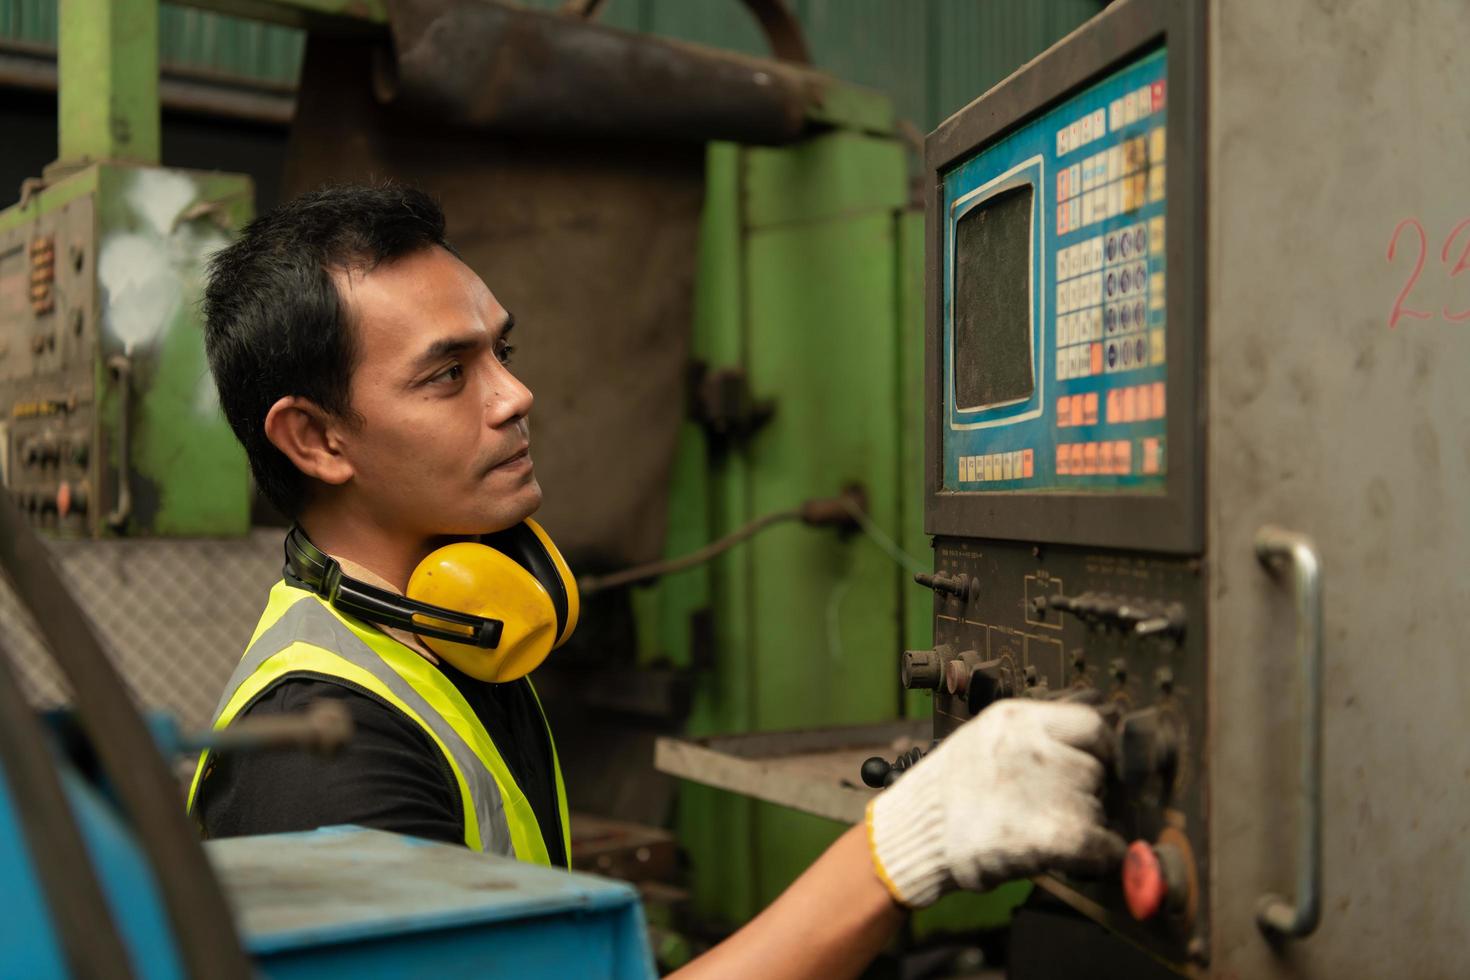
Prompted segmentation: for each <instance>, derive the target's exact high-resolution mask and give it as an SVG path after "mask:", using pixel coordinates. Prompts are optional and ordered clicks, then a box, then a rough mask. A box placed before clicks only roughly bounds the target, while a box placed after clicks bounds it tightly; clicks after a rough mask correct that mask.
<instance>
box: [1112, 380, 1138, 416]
mask: <svg viewBox="0 0 1470 980" xmlns="http://www.w3.org/2000/svg"><path fill="white" fill-rule="evenodd" d="M1113 395H1118V415H1117V420H1118V421H1119V422H1133V421H1136V420H1137V419H1138V389H1136V388H1124V389H1123V390H1122V392H1116V391H1110V392H1108V415H1109V416H1111V415H1112V414H1113V413H1112V396H1113Z"/></svg>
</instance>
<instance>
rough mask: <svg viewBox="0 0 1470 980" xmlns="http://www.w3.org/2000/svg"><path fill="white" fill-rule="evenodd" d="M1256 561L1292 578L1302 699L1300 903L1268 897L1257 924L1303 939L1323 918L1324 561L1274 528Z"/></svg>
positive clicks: (1303, 539) (1259, 535)
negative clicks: (1258, 560)
mask: <svg viewBox="0 0 1470 980" xmlns="http://www.w3.org/2000/svg"><path fill="white" fill-rule="evenodd" d="M1256 557H1257V558H1258V559H1260V561H1261V564H1263V565H1265V566H1266V568H1267V569H1268V570H1270V571H1271V573H1272V574H1273V575H1277V576H1283V575H1289V576H1290V585H1291V589H1292V596H1293V598H1294V599H1295V601H1296V657H1297V669H1298V677H1299V680H1300V684H1301V698H1302V713H1301V772H1300V781H1299V782H1298V784H1297V807H1298V811H1297V854H1296V902H1295V903H1292V902H1291V901H1290V900H1288V899H1286V898H1285V897H1283V896H1281V895H1275V894H1266V895H1262V896H1261V898H1260V900H1259V901H1258V902H1257V903H1256V924H1257V925H1258V926H1260V928H1261V931H1262V932H1264V933H1266V934H1267V935H1268V936H1272V937H1275V938H1280V939H1301V938H1303V937H1305V936H1309V935H1311V934H1312V932H1313V931H1314V930H1315V929H1316V928H1317V923H1318V922H1319V921H1320V919H1321V917H1322V560H1321V558H1320V557H1319V556H1318V554H1317V548H1316V546H1315V545H1313V544H1312V539H1311V538H1309V537H1307V536H1306V535H1304V534H1298V533H1296V532H1294V531H1287V530H1285V529H1283V528H1279V527H1271V526H1269V525H1268V526H1266V527H1263V528H1261V529H1260V530H1259V531H1257V532H1256Z"/></svg>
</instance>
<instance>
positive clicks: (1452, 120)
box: [1207, 0, 1470, 980]
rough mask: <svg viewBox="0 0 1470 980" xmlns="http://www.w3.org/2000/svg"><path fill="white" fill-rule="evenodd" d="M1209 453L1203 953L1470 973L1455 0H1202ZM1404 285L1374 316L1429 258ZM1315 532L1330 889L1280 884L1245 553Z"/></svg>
mask: <svg viewBox="0 0 1470 980" xmlns="http://www.w3.org/2000/svg"><path fill="white" fill-rule="evenodd" d="M1211 12H1212V18H1211V42H1210V60H1211V63H1212V69H1211V77H1210V100H1211V119H1212V122H1211V129H1210V137H1209V142H1210V157H1209V159H1210V164H1209V167H1208V179H1209V195H1208V197H1209V201H1210V210H1209V226H1210V234H1209V246H1210V256H1209V273H1208V276H1209V280H1210V283H1211V292H1210V298H1209V320H1208V332H1207V335H1208V354H1209V364H1210V375H1209V391H1208V398H1209V416H1210V419H1211V429H1210V434H1209V446H1208V466H1209V472H1210V474H1211V483H1210V487H1211V490H1210V494H1209V498H1210V503H1209V514H1208V520H1209V538H1210V541H1211V546H1210V555H1209V569H1210V574H1211V576H1212V582H1211V584H1212V614H1211V616H1210V619H1209V625H1210V630H1211V645H1212V653H1211V656H1210V664H1211V667H1210V670H1211V685H1212V690H1211V700H1212V704H1211V709H1210V717H1211V718H1212V719H1213V722H1212V725H1213V731H1212V748H1213V758H1212V775H1211V785H1212V787H1214V788H1215V791H1214V792H1213V793H1212V797H1211V803H1212V815H1211V820H1210V826H1211V831H1212V837H1213V845H1212V846H1213V851H1214V853H1215V854H1216V855H1217V856H1218V857H1219V860H1217V861H1216V863H1215V874H1214V876H1213V879H1212V884H1213V887H1212V893H1213V894H1212V901H1213V904H1214V924H1215V938H1214V944H1213V945H1214V950H1213V960H1212V969H1211V973H1212V974H1213V975H1216V976H1221V977H1241V978H1262V980H1270V978H1286V977H1290V978H1293V980H1326V978H1340V977H1412V978H1416V980H1417V978H1425V980H1427V978H1450V977H1465V976H1470V847H1467V843H1466V842H1467V840H1470V737H1467V735H1470V733H1467V730H1466V729H1467V721H1466V719H1467V715H1470V666H1467V658H1466V656H1465V654H1466V636H1467V631H1470V623H1467V621H1466V620H1467V614H1470V560H1467V557H1466V556H1467V555H1470V499H1467V497H1470V425H1467V421H1470V389H1467V386H1466V383H1465V374H1466V370H1467V368H1470V323H1463V322H1461V323H1454V322H1448V321H1447V320H1446V318H1445V317H1444V315H1443V310H1445V308H1446V307H1447V308H1448V309H1449V310H1450V312H1452V313H1453V312H1457V311H1460V310H1464V309H1466V308H1470V277H1466V276H1463V275H1462V276H1460V277H1459V278H1458V279H1452V278H1451V276H1450V273H1451V270H1452V268H1453V263H1454V262H1455V261H1456V259H1457V258H1458V253H1460V252H1462V251H1463V250H1464V248H1465V244H1464V243H1465V241H1466V236H1465V232H1464V231H1463V230H1462V233H1461V236H1460V238H1459V240H1458V242H1457V243H1456V244H1455V246H1454V247H1453V248H1452V249H1451V251H1450V255H1449V262H1448V263H1445V262H1442V261H1441V249H1442V247H1443V245H1444V241H1445V238H1446V236H1447V235H1448V234H1449V233H1450V231H1451V229H1452V228H1453V227H1454V226H1455V225H1457V224H1458V223H1459V222H1460V221H1461V220H1462V219H1465V218H1467V217H1470V198H1467V197H1466V182H1465V179H1466V173H1467V169H1466V168H1467V161H1470V127H1467V126H1466V125H1465V121H1466V120H1467V119H1470V87H1467V86H1466V85H1465V84H1464V77H1463V69H1464V63H1465V62H1464V52H1465V51H1466V49H1467V41H1470V17H1467V11H1466V8H1465V5H1464V4H1463V3H1459V2H1447V0H1414V2H1403V3H1357V4H1343V3H1312V4H1308V3H1290V4H1283V3H1279V2H1277V0H1215V2H1214V3H1213V4H1212V5H1211ZM1410 218H1413V219H1417V220H1418V221H1419V222H1421V223H1422V225H1423V227H1424V228H1425V229H1426V231H1427V250H1426V251H1427V253H1428V254H1427V255H1426V256H1425V260H1424V266H1423V271H1422V273H1421V275H1420V276H1419V278H1418V280H1417V281H1416V282H1415V283H1414V286H1413V289H1412V290H1411V292H1410V293H1409V297H1408V305H1409V306H1411V307H1412V308H1414V309H1418V310H1423V311H1430V312H1431V313H1432V315H1431V316H1430V317H1429V318H1427V319H1422V320H1421V319H1410V318H1405V319H1404V320H1402V321H1401V322H1400V323H1399V324H1398V326H1397V327H1396V328H1394V329H1390V328H1389V326H1388V325H1387V323H1386V320H1387V318H1388V314H1389V311H1390V309H1391V308H1392V307H1393V305H1394V303H1395V300H1396V297H1398V295H1399V293H1400V291H1401V290H1402V289H1403V288H1404V286H1405V284H1406V282H1407V281H1408V280H1409V278H1410V275H1411V271H1412V269H1413V267H1414V264H1415V260H1416V259H1417V258H1418V255H1419V241H1418V236H1417V234H1416V233H1415V232H1414V231H1413V230H1412V226H1410V228H1409V229H1408V230H1406V232H1405V233H1404V236H1403V237H1402V238H1401V240H1400V242H1399V249H1398V251H1397V253H1396V259H1395V260H1394V261H1392V262H1390V261H1387V260H1386V254H1387V248H1388V244H1389V240H1390V236H1391V235H1392V233H1393V231H1394V228H1395V227H1396V226H1397V225H1398V224H1399V223H1400V222H1402V221H1404V220H1406V219H1410ZM1267 523H1273V524H1277V525H1281V526H1284V527H1287V528H1290V529H1293V530H1297V531H1302V532H1305V533H1307V534H1309V535H1311V536H1312V537H1313V538H1314V539H1315V541H1316V543H1317V546H1318V549H1319V550H1320V552H1321V555H1322V559H1323V566H1324V568H1323V572H1324V581H1325V589H1326V601H1325V602H1326V604H1325V618H1326V678H1325V695H1324V697H1325V704H1324V710H1325V776H1324V787H1323V788H1324V794H1325V800H1324V802H1325V807H1324V809H1325V820H1324V828H1323V830H1324V834H1325V840H1324V853H1325V866H1324V868H1325V870H1324V887H1325V894H1324V901H1323V904H1322V919H1321V924H1320V926H1319V927H1318V929H1317V931H1316V932H1315V934H1313V935H1312V936H1310V937H1309V938H1306V939H1303V940H1298V941H1293V942H1289V943H1287V944H1286V946H1285V947H1284V948H1283V949H1282V950H1281V951H1279V952H1278V951H1276V950H1273V949H1272V948H1271V947H1270V946H1269V945H1268V944H1267V943H1266V941H1265V940H1264V939H1263V938H1262V936H1261V934H1260V933H1259V931H1258V929H1257V926H1256V923H1255V912H1256V901H1257V898H1258V897H1259V896H1260V895H1261V894H1262V893H1264V892H1267V891H1274V892H1279V893H1281V894H1283V895H1286V896H1287V897H1288V898H1290V897H1292V893H1293V890H1294V887H1295V885H1294V878H1295V872H1294V866H1295V861H1296V857H1297V854H1296V830H1295V823H1296V820H1297V817H1298V813H1297V807H1296V804H1295V802H1294V801H1295V786H1296V779H1297V772H1296V765H1297V763H1296V760H1297V757H1298V751H1299V748H1298V736H1297V720H1298V711H1299V710H1300V708H1299V698H1300V695H1301V692H1300V691H1298V689H1297V681H1296V668H1295V665H1294V663H1293V662H1292V658H1293V648H1292V635H1293V632H1292V631H1293V629H1294V624H1293V621H1292V610H1291V600H1290V598H1289V596H1288V594H1287V593H1286V591H1285V589H1284V588H1283V587H1281V586H1278V585H1276V584H1275V583H1274V582H1273V580H1272V579H1271V578H1270V577H1268V576H1267V575H1266V574H1265V573H1264V572H1263V571H1262V569H1261V567H1260V566H1259V565H1258V563H1257V561H1256V559H1255V557H1254V555H1253V553H1252V547H1251V545H1252V538H1253V536H1254V534H1255V532H1256V529H1257V528H1258V527H1259V526H1261V525H1263V524H1267Z"/></svg>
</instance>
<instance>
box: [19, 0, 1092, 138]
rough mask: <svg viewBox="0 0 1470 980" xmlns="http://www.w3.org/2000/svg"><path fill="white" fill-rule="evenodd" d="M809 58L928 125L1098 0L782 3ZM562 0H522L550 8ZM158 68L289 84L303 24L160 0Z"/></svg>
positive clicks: (755, 34)
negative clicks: (801, 29) (803, 36)
mask: <svg viewBox="0 0 1470 980" xmlns="http://www.w3.org/2000/svg"><path fill="white" fill-rule="evenodd" d="M788 2H790V4H791V7H792V10H794V11H795V12H796V14H797V15H798V16H799V17H800V18H801V21H802V23H803V24H804V25H805V27H806V33H807V40H808V43H809V45H810V47H811V51H812V57H813V59H814V60H815V61H816V63H817V66H818V67H820V68H822V69H824V70H826V71H829V72H831V73H832V74H833V75H836V76H837V77H839V78H844V79H847V80H849V81H852V82H856V83H858V84H862V85H867V86H871V87H873V88H877V89H880V90H881V91H884V92H887V93H888V94H889V95H890V96H891V97H892V98H893V100H894V103H895V106H896V108H897V110H898V114H899V116H900V117H901V118H904V119H908V120H911V121H913V122H914V123H915V124H917V125H918V126H919V127H920V128H921V129H924V130H929V129H932V128H934V126H935V125H937V124H938V123H939V122H940V121H942V120H943V119H944V118H945V117H946V116H948V115H949V114H950V113H952V112H954V111H955V110H956V109H958V108H960V107H961V106H963V105H965V104H966V103H968V102H969V101H970V100H971V99H973V98H975V97H976V96H977V95H979V94H981V93H982V92H984V91H985V90H986V89H988V88H989V87H990V86H992V85H994V84H995V83H996V82H998V81H1000V80H1001V79H1002V78H1004V77H1005V76H1006V75H1008V74H1010V73H1011V72H1012V71H1013V70H1015V69H1016V68H1017V67H1019V66H1020V65H1021V64H1023V63H1024V62H1025V61H1027V60H1028V59H1030V58H1031V57H1033V56H1035V55H1036V54H1038V53H1040V52H1041V51H1042V50H1044V49H1045V48H1046V47H1047V46H1048V45H1050V44H1051V43H1052V42H1054V41H1056V40H1057V39H1058V38H1060V37H1061V36H1062V35H1064V34H1066V33H1067V32H1068V31H1070V30H1072V29H1073V28H1075V27H1076V26H1077V25H1078V24H1081V23H1082V22H1083V21H1084V20H1086V19H1087V18H1088V17H1090V16H1092V15H1093V14H1094V13H1096V12H1097V11H1098V10H1099V9H1101V6H1102V3H1101V2H1100V0H788ZM561 3H562V0H527V2H526V5H527V6H531V7H538V8H541V9H556V8H557V7H559V6H560V5H561ZM601 20H602V22H603V23H606V24H609V25H612V26H615V27H621V28H623V29H625V30H633V31H648V32H652V33H655V34H661V35H664V36H667V37H677V38H682V39H684V40H689V41H697V42H699V43H702V44H711V45H715V46H718V47H723V48H730V49H733V50H737V51H744V52H747V53H752V54H761V53H765V51H766V50H767V49H766V45H765V41H764V39H763V38H762V36H761V33H760V30H759V28H758V27H757V25H756V22H755V19H754V18H753V17H752V16H751V15H750V13H749V12H748V11H747V10H746V9H745V8H744V7H743V6H742V5H741V4H740V3H739V2H738V0H609V2H608V3H607V5H606V8H605V10H604V11H603V14H602V17H601ZM159 31H160V39H159V48H160V57H161V59H162V60H163V63H164V64H165V65H168V66H170V67H174V68H190V69H199V70H205V71H213V72H220V73H223V74H227V75H238V76H243V77H246V78H251V79H256V80H259V81H265V82H279V83H284V84H294V82H295V80H296V77H297V73H298V72H299V70H300V64H301V53H302V49H303V47H304V40H303V38H302V35H301V32H299V31H295V30H291V29H289V28H284V27H278V26H275V25H270V24H260V23H255V22H251V21H245V20H240V19H238V18H233V17H224V16H221V15H219V14H212V13H205V12H202V11H198V10H193V9H188V8H179V7H174V6H172V5H169V4H165V5H163V8H162V11H161V14H160V23H159ZM3 38H11V39H16V40H22V41H30V42H35V43H41V44H55V42H56V0H0V39H3Z"/></svg>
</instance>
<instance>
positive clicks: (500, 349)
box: [495, 340, 516, 364]
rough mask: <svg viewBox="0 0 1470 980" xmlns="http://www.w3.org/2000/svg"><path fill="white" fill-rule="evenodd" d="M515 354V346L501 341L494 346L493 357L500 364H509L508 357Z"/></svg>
mask: <svg viewBox="0 0 1470 980" xmlns="http://www.w3.org/2000/svg"><path fill="white" fill-rule="evenodd" d="M515 352H516V349H515V345H514V344H507V343H506V342H505V341H503V340H502V341H500V342H499V343H497V344H496V345H495V356H496V358H498V359H499V361H500V363H501V364H509V363H510V356H511V355H512V354H514V353H515Z"/></svg>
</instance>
